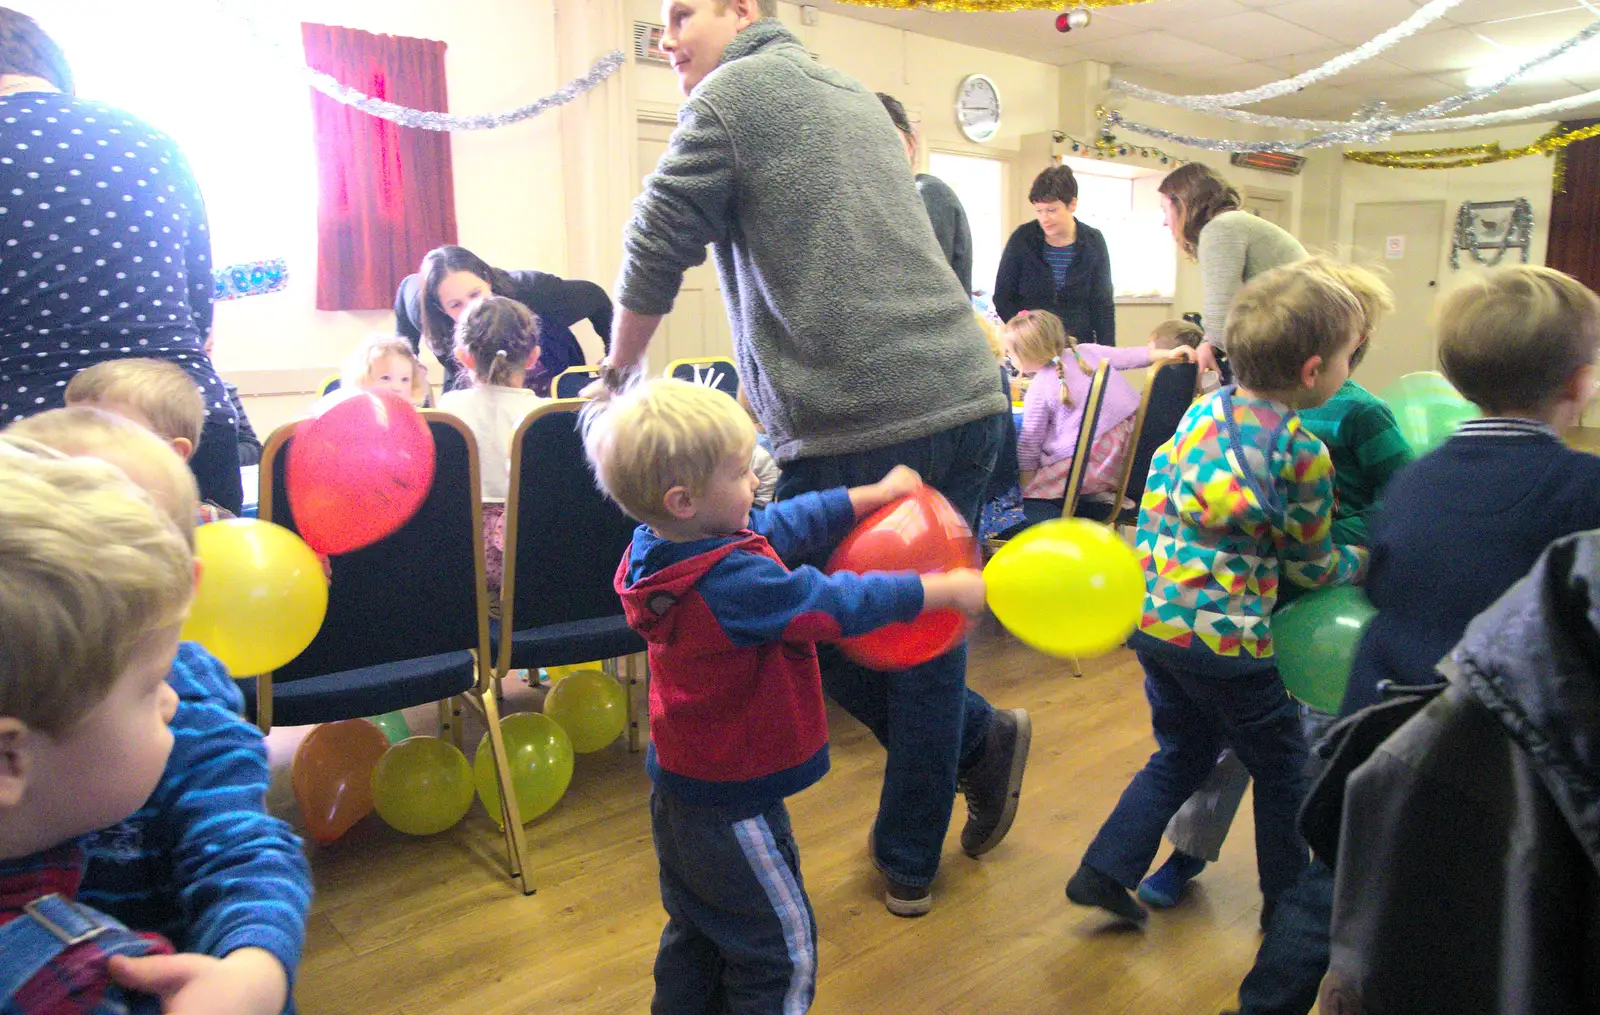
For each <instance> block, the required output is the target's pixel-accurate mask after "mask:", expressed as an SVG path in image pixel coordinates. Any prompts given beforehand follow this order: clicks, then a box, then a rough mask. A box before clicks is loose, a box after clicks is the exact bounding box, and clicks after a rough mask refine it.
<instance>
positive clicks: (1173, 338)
mask: <svg viewBox="0 0 1600 1015" xmlns="http://www.w3.org/2000/svg"><path fill="white" fill-rule="evenodd" d="M1205 337H1206V333H1205V329H1203V328H1201V327H1200V325H1198V324H1196V323H1194V322H1193V321H1185V320H1182V319H1181V318H1174V319H1173V320H1170V321H1162V322H1161V323H1160V324H1158V325H1156V326H1155V328H1153V329H1152V330H1151V332H1150V341H1151V342H1152V343H1154V344H1155V347H1156V348H1157V349H1176V348H1178V347H1179V346H1180V345H1183V346H1188V347H1189V348H1191V349H1198V348H1199V347H1200V343H1201V341H1202V340H1204V339H1205Z"/></svg>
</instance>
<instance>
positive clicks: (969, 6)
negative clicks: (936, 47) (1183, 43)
mask: <svg viewBox="0 0 1600 1015" xmlns="http://www.w3.org/2000/svg"><path fill="white" fill-rule="evenodd" d="M839 2H840V3H846V4H849V5H850V6H852V7H886V8H888V9H889V10H892V11H965V12H966V13H968V14H995V13H1006V12H1008V11H1060V10H1063V9H1066V8H1072V7H1089V8H1100V7H1132V6H1134V5H1136V4H1147V3H1151V2H1153V0H839Z"/></svg>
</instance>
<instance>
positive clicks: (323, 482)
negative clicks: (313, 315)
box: [286, 391, 433, 554]
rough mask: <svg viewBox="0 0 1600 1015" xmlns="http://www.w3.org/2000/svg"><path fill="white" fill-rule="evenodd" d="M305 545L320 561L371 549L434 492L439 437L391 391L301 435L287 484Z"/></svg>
mask: <svg viewBox="0 0 1600 1015" xmlns="http://www.w3.org/2000/svg"><path fill="white" fill-rule="evenodd" d="M286 484H287V486H288V490H289V507H290V509H291V510H292V511H293V512H294V524H295V528H297V529H299V530H300V537H301V538H302V539H304V540H305V541H306V543H307V545H309V546H310V547H311V548H312V549H313V550H316V551H317V552H318V553H326V554H335V553H349V552H350V551H351V550H359V549H361V548H362V547H363V546H371V545H372V544H373V543H376V542H377V541H378V540H380V539H383V538H384V537H385V536H388V535H390V534H392V533H393V532H394V531H395V530H396V529H398V528H400V526H402V525H404V524H405V523H406V522H408V521H410V520H411V516H412V515H414V514H416V513H417V509H418V508H420V507H421V506H422V502H423V501H424V500H426V499H427V497H428V489H429V488H430V487H431V486H432V485H433V433H432V432H431V431H430V430H429V429H428V424H427V422H426V421H424V420H423V418H422V416H421V414H419V413H418V412H417V410H416V409H415V408H414V407H413V406H412V405H411V403H410V402H408V401H406V400H405V399H404V398H401V397H400V396H399V395H397V394H395V393H394V392H392V391H353V392H351V393H349V394H347V395H343V396H341V397H339V398H336V399H335V400H334V401H333V402H332V403H331V404H329V405H328V407H327V408H325V409H323V410H322V411H321V412H320V413H319V414H318V415H316V416H315V417H313V418H312V419H310V420H307V421H306V422H305V423H302V424H301V425H300V426H299V427H297V428H296V429H295V432H294V440H293V441H291V442H290V443H289V466H288V474H287V476H286Z"/></svg>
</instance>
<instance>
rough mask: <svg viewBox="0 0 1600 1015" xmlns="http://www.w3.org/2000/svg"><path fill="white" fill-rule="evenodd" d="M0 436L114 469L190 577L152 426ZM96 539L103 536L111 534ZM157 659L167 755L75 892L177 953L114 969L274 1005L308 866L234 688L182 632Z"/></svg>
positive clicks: (186, 989)
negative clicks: (168, 693)
mask: <svg viewBox="0 0 1600 1015" xmlns="http://www.w3.org/2000/svg"><path fill="white" fill-rule="evenodd" d="M0 442H9V443H11V444H22V443H26V444H27V445H28V446H29V447H33V448H44V449H49V451H51V452H54V453H57V454H65V455H68V456H72V457H74V458H85V459H88V458H94V459H100V460H102V461H104V462H106V463H108V464H110V465H112V466H114V467H116V468H117V469H119V470H120V471H121V473H122V474H123V475H125V476H127V478H128V479H130V480H132V481H133V483H134V484H135V485H136V486H138V487H140V488H141V489H143V490H144V491H145V493H146V495H147V496H148V497H150V498H151V499H152V500H153V501H154V503H155V504H156V506H157V507H158V508H159V509H160V510H161V512H162V513H163V515H164V516H165V517H166V518H167V519H169V520H170V522H171V524H172V527H173V528H174V530H175V531H176V532H177V533H178V534H179V536H180V537H181V538H182V539H183V541H184V544H185V545H186V547H188V554H189V557H190V558H191V562H190V564H189V572H188V573H189V574H190V576H191V580H192V579H193V577H194V575H195V572H196V568H195V565H194V564H193V562H192V557H193V554H194V528H195V513H196V512H195V506H196V504H197V501H198V495H197V493H196V490H195V482H194V478H193V476H191V475H190V473H189V470H188V469H187V468H185V466H184V465H183V463H182V462H181V461H180V460H179V459H178V457H177V455H175V454H174V453H173V452H172V451H171V450H170V448H169V446H168V445H167V444H166V443H164V442H163V441H162V440H160V439H159V438H158V437H157V436H156V435H153V434H151V433H150V432H149V431H147V430H145V429H143V428H141V427H139V426H137V425H135V424H134V423H132V422H131V421H129V420H127V419H124V418H122V417H119V416H115V415H112V414H111V413H108V412H102V411H100V410H97V409H89V408H83V407H76V408H67V409H56V410H53V411H50V412H45V413H41V414H39V415H37V416H30V417H28V418H27V419H24V420H21V421H20V422H17V423H13V424H12V425H11V426H10V427H7V428H6V430H5V431H3V432H0ZM105 538H106V540H107V545H108V546H109V545H110V544H111V541H113V540H114V539H115V538H116V536H115V534H114V533H111V532H108V533H106V537H105ZM201 578H202V579H203V575H201ZM7 629H8V630H9V628H7ZM168 659H169V662H170V666H169V667H167V668H166V670H165V672H166V676H167V684H168V685H169V686H170V688H171V690H172V691H175V692H176V694H177V709H176V712H175V713H174V714H173V715H172V717H171V725H172V728H173V729H174V730H175V731H177V733H178V736H177V738H176V741H175V743H174V745H173V748H172V752H171V757H170V758H169V759H168V760H167V763H166V767H165V769H164V770H163V771H162V772H161V777H160V780H159V782H158V783H157V784H156V785H155V788H154V791H153V792H149V793H148V794H147V798H146V799H145V800H144V801H143V803H142V805H141V806H139V807H138V808H137V809H136V810H134V811H133V812H132V813H131V814H129V815H128V816H126V817H125V818H124V819H122V820H120V821H119V822H116V823H108V827H105V828H102V829H101V830H100V831H98V832H97V833H96V834H94V835H91V836H89V837H87V838H86V839H84V840H83V841H82V842H81V848H82V853H83V854H84V856H85V858H86V867H85V871H84V876H83V884H82V890H81V891H80V892H79V894H78V897H79V899H80V900H82V901H83V902H85V903H87V904H89V905H92V906H94V907H96V908H97V909H100V910H102V911H104V912H107V913H110V914H111V915H112V916H115V917H116V918H117V919H119V920H121V921H123V922H124V923H126V924H127V925H129V926H130V927H134V928H135V929H138V930H148V931H157V932H159V933H161V934H163V935H165V936H166V937H167V938H168V939H170V940H171V941H172V943H173V944H174V945H176V946H177V948H178V949H179V950H180V951H183V952H186V953H190V954H184V955H180V956H177V957H176V958H173V959H170V960H168V959H162V960H159V961H151V962H141V963H134V964H133V965H132V966H130V967H129V972H128V976H129V977H131V978H132V980H133V981H135V982H137V983H139V984H142V985H144V987H145V989H148V990H150V991H151V992H152V993H159V994H161V995H162V996H163V997H164V998H167V999H169V1000H171V999H177V1000H178V1001H180V1002H182V1003H184V1004H201V1005H206V1006H208V1007H209V1010H215V1011H231V1012H242V1013H252V1015H275V1013H277V1012H279V1011H282V1010H283V1009H284V1007H285V1004H286V1003H287V999H288V997H289V991H290V987H291V985H292V983H293V979H294V972H295V968H296V966H297V965H298V963H299V960H300V952H301V948H302V946H303V944H304V940H305V920H306V913H307V911H308V910H309V908H310V905H311V874H310V870H309V869H308V867H307V865H306V861H305V857H304V855H303V854H302V852H301V848H300V847H301V844H300V840H299V838H298V837H297V836H295V835H294V833H293V832H292V831H290V829H289V826H288V825H286V824H285V823H284V822H282V821H280V820H279V819H277V818H274V817H271V816H270V815H268V814H267V810H266V792H267V786H268V783H269V781H270V778H269V773H268V768H267V756H266V745H265V740H264V739H263V737H262V735H261V731H260V730H259V729H257V728H256V727H255V726H254V725H253V724H251V723H249V722H247V721H245V719H244V718H243V717H242V715H241V714H240V713H241V711H242V709H243V706H244V700H243V696H242V695H241V694H240V692H239V688H238V686H237V685H236V684H235V683H234V682H233V680H232V678H231V677H230V676H229V675H228V672H227V670H226V669H225V668H224V667H223V666H222V664H221V663H220V662H218V661H217V660H216V658H215V657H213V656H212V655H211V654H210V653H209V652H207V651H206V650H205V649H204V648H202V647H201V646H199V645H198V644H195V643H193V642H182V643H180V644H179V645H178V647H177V654H176V657H175V658H174V657H172V656H171V655H170V653H169V655H168ZM124 982H128V981H127V980H125V981H124Z"/></svg>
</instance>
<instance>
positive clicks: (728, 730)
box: [585, 379, 984, 1012]
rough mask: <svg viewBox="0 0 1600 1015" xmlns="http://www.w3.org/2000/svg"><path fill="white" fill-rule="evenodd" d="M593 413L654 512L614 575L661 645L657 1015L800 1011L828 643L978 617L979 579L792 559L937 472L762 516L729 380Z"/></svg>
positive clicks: (654, 698) (658, 390) (653, 693)
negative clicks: (954, 614) (943, 614)
mask: <svg viewBox="0 0 1600 1015" xmlns="http://www.w3.org/2000/svg"><path fill="white" fill-rule="evenodd" d="M586 422H587V432H586V436H585V442H586V446H587V450H588V454H589V459H590V462H591V463H592V464H593V466H594V470H595V476H596V477H597V479H598V482H599V485H600V487H601V489H603V490H604V491H605V492H606V494H607V496H609V497H610V498H611V499H612V500H614V501H616V503H617V504H618V505H619V506H621V507H622V509H623V510H624V511H626V512H627V513H628V514H629V515H630V516H632V517H634V518H637V519H639V521H640V523H641V524H640V525H639V527H638V529H637V530H636V531H635V532H634V537H633V542H632V544H631V545H630V546H629V547H628V551H627V553H626V555H625V556H624V557H623V559H622V561H621V563H620V565H619V566H618V568H617V577H616V586H617V594H618V595H620V596H621V597H622V604H623V609H624V611H625V612H626V614H627V617H628V623H629V625H630V626H632V627H633V628H634V629H635V630H636V631H638V632H639V633H640V634H641V635H642V636H643V637H644V639H645V641H646V642H647V644H648V646H649V649H648V651H649V656H650V673H651V686H650V732H651V743H650V747H649V753H648V754H647V755H646V759H645V764H646V767H647V768H648V769H649V771H650V776H651V779H652V781H653V782H654V784H655V789H654V792H653V793H652V794H651V798H650V816H651V827H652V830H653V833H654V838H655V846H656V854H657V857H658V858H659V860H660V864H661V901H662V904H663V905H664V907H665V908H666V910H667V916H668V920H667V926H666V929H665V930H664V931H663V932H662V935H661V947H660V950H659V952H658V953H657V955H656V966H655V978H656V996H655V1002H654V1004H653V1006H652V1007H653V1010H654V1011H670V1012H680V1011H702V1010H705V999H706V998H707V997H708V996H720V997H723V998H726V1004H727V1006H728V1007H729V1008H731V1009H734V1010H738V1011H792V1012H800V1011H804V1010H806V1009H807V1008H809V1007H810V1004H811V998H812V994H813V992H814V991H815V986H816V963H817V950H816V944H817V934H816V926H815V924H814V922H813V914H812V910H811V904H810V901H809V900H808V899H807V898H806V894H805V888H804V885H803V883H802V881H801V878H800V868H799V859H798V855H797V852H796V848H795V842H794V836H793V833H792V832H791V831H790V827H789V814H788V811H787V809H786V808H785V807H784V803H783V801H784V798H785V797H788V796H791V795H793V794H795V793H798V792H800V791H801V790H803V789H805V788H806V787H807V786H810V785H811V784H813V783H815V782H816V781H817V780H819V779H821V778H822V776H823V774H824V773H825V772H827V770H828V729H827V718H826V710H825V708H824V706H823V700H822V678H821V673H820V671H819V669H818V667H817V650H816V644H815V643H816V642H817V641H819V640H835V639H838V638H841V637H849V636H852V635H858V634H864V633H866V632H868V631H871V630H873V629H875V628H878V627H881V626H883V625H885V624H889V623H892V622H895V621H909V620H911V619H913V618H915V617H916V616H917V615H918V614H920V613H922V612H923V611H924V610H931V609H936V608H944V607H955V608H958V609H961V610H963V611H965V612H967V613H972V614H975V613H978V612H981V611H982V609H983V603H984V587H983V578H982V577H981V576H980V575H979V574H978V573H977V572H976V571H973V570H958V571H954V572H950V573H947V574H931V575H917V574H915V573H912V572H896V573H886V572H874V573H871V574H864V575H858V574H851V573H848V572H839V573H834V574H823V573H822V572H821V571H819V570H817V569H816V568H814V567H809V566H802V567H795V568H793V569H792V570H791V569H790V567H789V566H788V565H787V564H785V563H784V561H785V560H795V559H798V558H802V557H805V556H807V555H809V554H812V553H816V552H818V551H826V550H827V549H828V548H829V547H831V546H833V545H834V544H836V543H837V542H838V541H839V540H841V539H842V538H844V536H845V535H847V534H848V533H849V532H850V530H851V529H852V528H853V527H854V526H855V523H856V520H857V519H858V518H860V517H862V516H864V515H866V514H867V513H869V512H871V511H873V510H876V509H877V508H879V507H881V506H883V505H885V504H888V503H890V502H892V501H894V500H896V499H897V498H899V497H901V496H903V495H905V494H907V493H910V492H912V491H913V490H915V489H916V488H917V487H919V486H920V485H921V479H920V478H919V477H918V476H917V474H916V473H915V472H913V471H912V470H910V469H908V468H905V467H904V466H900V467H896V468H895V469H894V470H892V471H891V472H890V473H889V474H888V475H887V476H886V477H884V479H883V480H882V481H881V482H879V483H876V484H874V485H872V486H866V487H857V488H855V489H851V490H846V489H842V488H841V489H835V490H828V491H824V492H819V493H806V494H801V495H800V496H797V497H794V498H792V499H789V500H784V501H779V502H777V503H775V504H773V505H772V506H770V507H768V508H765V509H762V510H760V511H755V512H753V513H752V511H751V503H752V500H753V497H754V494H755V489H756V485H757V481H756V477H755V475H754V473H753V472H752V471H751V468H750V453H751V450H752V449H753V448H754V447H755V441H756V435H755V429H754V427H753V426H751V423H750V420H749V418H748V417H747V416H746V415H745V414H744V413H743V412H742V411H741V410H740V409H739V407H738V405H737V403H735V402H734V401H733V399H730V398H728V397H727V396H725V395H723V394H721V393H719V392H716V391H713V390H709V389H706V388H702V387H698V386H696V385H692V384H687V383H684V382H682V381H676V380H670V379H661V380H652V381H646V382H644V383H643V384H640V385H638V386H636V387H634V388H632V389H629V390H627V391H625V392H623V393H622V394H620V395H618V396H616V397H615V398H614V399H612V400H610V401H609V402H602V403H597V404H596V405H595V406H594V407H592V408H591V409H590V410H589V412H588V416H587V420H586ZM753 743H760V744H761V749H760V750H756V751H752V750H751V749H750V745H751V744H753ZM922 897H923V899H927V893H926V892H924V893H922ZM890 906H891V909H892V908H893V906H894V903H893V902H892V901H891V903H890ZM923 911H926V908H924V910H923ZM908 915H909V914H908Z"/></svg>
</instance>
